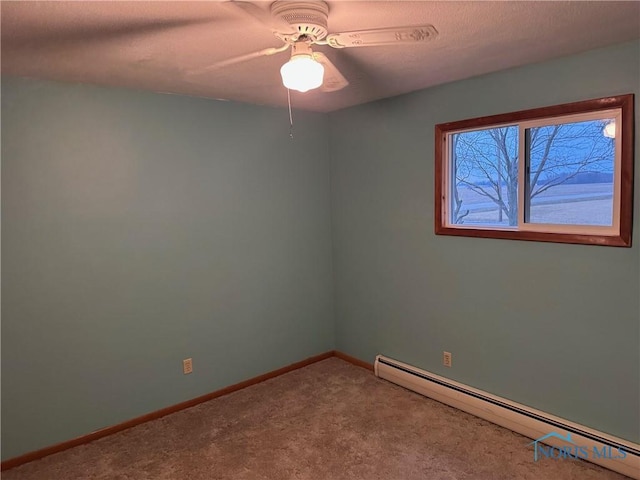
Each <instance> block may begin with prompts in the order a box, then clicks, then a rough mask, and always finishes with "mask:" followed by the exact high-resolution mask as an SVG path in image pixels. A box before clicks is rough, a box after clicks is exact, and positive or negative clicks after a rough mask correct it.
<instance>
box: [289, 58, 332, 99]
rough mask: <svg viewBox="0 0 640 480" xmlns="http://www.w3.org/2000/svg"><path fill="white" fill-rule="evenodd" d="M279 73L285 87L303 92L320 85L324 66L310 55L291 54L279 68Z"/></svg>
mask: <svg viewBox="0 0 640 480" xmlns="http://www.w3.org/2000/svg"><path fill="white" fill-rule="evenodd" d="M280 75H282V83H283V84H284V86H285V87H287V88H288V89H290V90H297V91H298V92H303V93H304V92H308V91H309V90H312V89H314V88H318V87H319V86H320V85H322V81H323V79H324V67H323V66H322V65H321V64H319V63H318V62H316V61H315V60H314V59H313V58H312V57H311V55H306V54H303V55H293V56H292V57H291V60H289V61H288V62H287V63H285V64H284V65H283V66H282V68H281V69H280Z"/></svg>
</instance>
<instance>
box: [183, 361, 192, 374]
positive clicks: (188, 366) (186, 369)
mask: <svg viewBox="0 0 640 480" xmlns="http://www.w3.org/2000/svg"><path fill="white" fill-rule="evenodd" d="M182 372H183V373H184V374H185V375H187V374H188V373H191V372H193V360H192V359H190V358H185V359H184V360H182Z"/></svg>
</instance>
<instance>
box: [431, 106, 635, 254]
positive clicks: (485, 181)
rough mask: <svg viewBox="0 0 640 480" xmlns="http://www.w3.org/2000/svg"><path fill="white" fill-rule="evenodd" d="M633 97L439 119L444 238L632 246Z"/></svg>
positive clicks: (438, 227)
mask: <svg viewBox="0 0 640 480" xmlns="http://www.w3.org/2000/svg"><path fill="white" fill-rule="evenodd" d="M633 118H634V117H633V95H622V96H617V97H609V98H601V99H597V100H588V101H584V102H578V103H571V104H566V105H557V106H554V107H545V108H538V109H534V110H526V111H521V112H515V113H509V114H503V115H495V116H491V117H482V118H476V119H471V120H463V121H459V122H452V123H444V124H440V125H436V157H435V158H436V169H435V174H436V175H435V176H436V179H435V180H436V185H435V193H436V202H435V203H436V211H435V222H436V224H435V231H436V234H439V235H461V236H470V237H489V238H505V239H518V240H537V241H546V242H562V243H586V244H597V245H612V246H630V245H631V221H632V203H633Z"/></svg>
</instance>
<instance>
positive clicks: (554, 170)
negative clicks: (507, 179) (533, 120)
mask: <svg viewBox="0 0 640 480" xmlns="http://www.w3.org/2000/svg"><path fill="white" fill-rule="evenodd" d="M612 125H613V119H601V120H591V121H582V122H575V123H565V124H560V125H545V126H542V127H535V128H530V129H527V131H526V136H527V152H528V167H529V168H528V171H527V175H526V178H527V180H526V181H527V194H526V196H527V205H526V206H525V219H526V221H527V222H529V223H547V224H560V225H598V226H611V225H612V222H613V179H614V165H615V139H614V138H612V137H615V128H613V127H612Z"/></svg>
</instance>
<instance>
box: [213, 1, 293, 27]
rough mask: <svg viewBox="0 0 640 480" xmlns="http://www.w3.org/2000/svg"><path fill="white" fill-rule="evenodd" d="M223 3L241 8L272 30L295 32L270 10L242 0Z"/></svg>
mask: <svg viewBox="0 0 640 480" xmlns="http://www.w3.org/2000/svg"><path fill="white" fill-rule="evenodd" d="M225 5H229V6H232V7H235V8H238V9H240V10H242V11H243V12H244V13H246V14H247V15H249V16H250V17H253V18H254V19H255V20H257V21H258V22H260V23H261V24H263V25H265V26H267V27H269V28H270V29H271V31H272V32H278V33H283V34H293V33H295V32H296V30H295V29H294V27H292V26H291V25H290V24H289V23H287V22H286V21H284V20H282V19H281V18H278V17H275V16H273V15H271V13H270V12H267V11H266V10H263V9H262V8H260V7H258V6H257V5H254V4H253V3H249V2H242V1H239V0H229V1H227V2H225Z"/></svg>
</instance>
